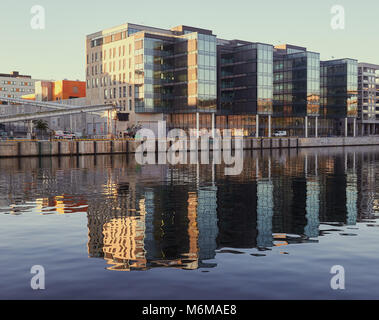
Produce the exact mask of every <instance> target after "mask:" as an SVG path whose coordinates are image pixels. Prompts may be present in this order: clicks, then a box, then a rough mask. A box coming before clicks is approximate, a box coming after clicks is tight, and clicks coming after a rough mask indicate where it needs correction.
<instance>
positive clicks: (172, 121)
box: [86, 23, 217, 136]
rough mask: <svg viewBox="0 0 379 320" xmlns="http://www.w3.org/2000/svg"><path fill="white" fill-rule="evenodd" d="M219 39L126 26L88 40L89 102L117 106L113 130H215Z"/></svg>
mask: <svg viewBox="0 0 379 320" xmlns="http://www.w3.org/2000/svg"><path fill="white" fill-rule="evenodd" d="M216 60H217V59H216V36H215V35H213V34H212V31H211V30H205V29H199V28H192V27H187V26H178V27H175V28H172V29H167V30H166V29H159V28H153V27H147V26H141V25H135V24H130V23H126V24H123V25H121V26H118V27H114V28H110V29H106V30H102V31H99V32H96V33H93V34H90V35H88V36H87V38H86V80H87V98H88V99H89V101H90V103H91V104H107V103H115V104H117V105H118V106H120V112H118V113H117V114H114V115H113V119H117V121H116V122H115V123H114V125H113V126H112V128H113V132H114V133H116V134H117V135H118V136H120V135H122V133H123V131H124V130H126V128H127V127H130V126H132V125H134V124H141V125H142V126H144V127H150V128H152V129H154V128H156V125H157V121H158V120H166V121H167V123H168V127H176V128H178V127H183V128H193V127H196V124H198V125H199V124H200V125H203V126H207V127H210V123H211V121H212V120H214V114H215V112H216V97H217V92H216V86H217V79H216Z"/></svg>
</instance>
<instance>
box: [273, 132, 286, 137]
mask: <svg viewBox="0 0 379 320" xmlns="http://www.w3.org/2000/svg"><path fill="white" fill-rule="evenodd" d="M286 135H287V131H276V132H275V133H274V136H275V137H285V136H286Z"/></svg>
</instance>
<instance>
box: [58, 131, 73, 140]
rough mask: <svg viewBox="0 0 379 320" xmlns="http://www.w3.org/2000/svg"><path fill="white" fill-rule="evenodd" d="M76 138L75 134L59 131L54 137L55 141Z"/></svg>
mask: <svg viewBox="0 0 379 320" xmlns="http://www.w3.org/2000/svg"><path fill="white" fill-rule="evenodd" d="M75 138H76V135H75V133H72V132H70V131H62V130H58V131H55V135H54V139H70V140H72V139H75Z"/></svg>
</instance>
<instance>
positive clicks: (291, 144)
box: [0, 136, 379, 157]
mask: <svg viewBox="0 0 379 320" xmlns="http://www.w3.org/2000/svg"><path fill="white" fill-rule="evenodd" d="M160 143H162V142H160ZM139 144H140V142H138V141H134V140H93V141H88V140H78V141H75V140H74V141H69V140H62V141H31V140H20V141H17V140H12V141H0V157H36V156H37V157H38V156H41V157H42V156H76V155H95V154H122V153H135V152H136V148H137V147H138V145H139ZM182 144H183V146H184V145H185V143H183V142H182ZM170 145H172V142H167V149H169V148H170ZM221 145H222V146H223V148H225V149H230V148H232V149H235V148H240V147H241V146H243V148H244V149H245V150H255V149H257V150H258V149H281V148H311V147H337V146H338V147H343V146H364V145H379V136H366V137H325V138H324V137H321V138H244V139H243V141H242V143H238V142H237V141H235V140H234V139H232V141H231V143H229V144H228V143H227V144H223V143H222V144H221ZM157 146H158V143H156V148H157ZM187 147H188V148H187V150H191V149H196V144H195V145H192V144H190V143H189V141H188V143H187ZM197 148H198V150H201V149H203V148H202V147H201V143H200V141H199V142H198V147H197ZM157 149H158V148H157ZM209 149H210V150H212V149H213V144H212V143H210V144H209Z"/></svg>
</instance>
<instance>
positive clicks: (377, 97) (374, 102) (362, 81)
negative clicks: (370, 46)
mask: <svg viewBox="0 0 379 320" xmlns="http://www.w3.org/2000/svg"><path fill="white" fill-rule="evenodd" d="M378 124H379V65H376V64H371V63H359V64H358V132H359V133H360V134H361V135H365V134H377V133H378V132H379V126H378Z"/></svg>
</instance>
